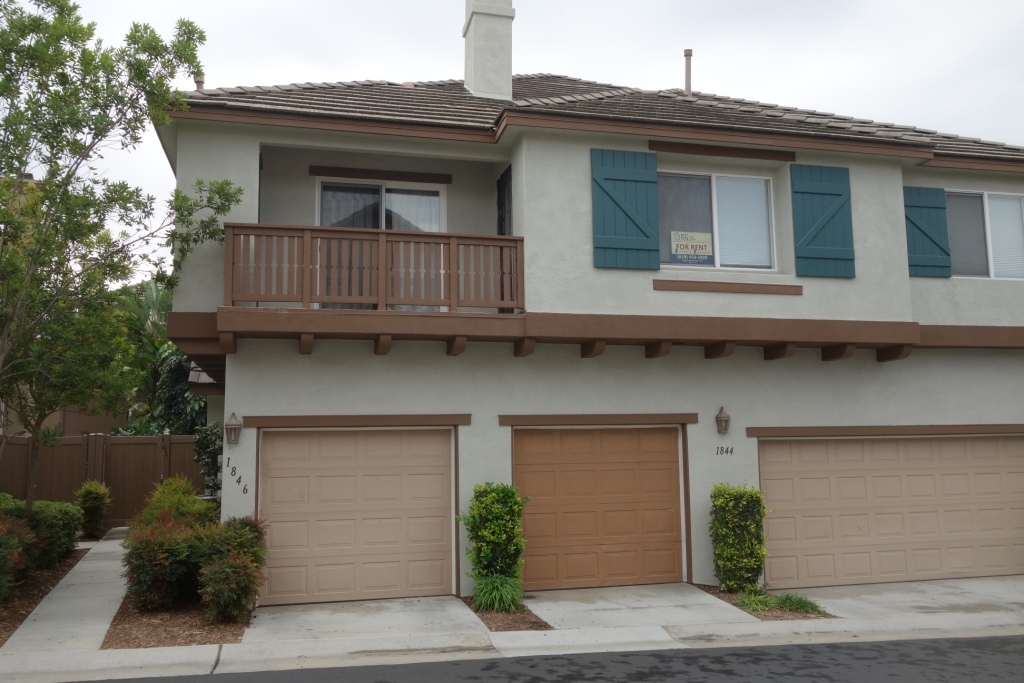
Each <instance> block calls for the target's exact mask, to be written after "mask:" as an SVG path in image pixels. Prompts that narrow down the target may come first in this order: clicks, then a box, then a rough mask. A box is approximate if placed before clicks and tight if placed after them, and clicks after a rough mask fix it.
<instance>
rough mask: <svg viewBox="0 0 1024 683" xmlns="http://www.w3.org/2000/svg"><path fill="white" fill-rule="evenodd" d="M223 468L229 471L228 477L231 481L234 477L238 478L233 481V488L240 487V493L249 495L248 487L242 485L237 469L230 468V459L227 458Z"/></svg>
mask: <svg viewBox="0 0 1024 683" xmlns="http://www.w3.org/2000/svg"><path fill="white" fill-rule="evenodd" d="M224 467H225V468H226V469H229V474H230V475H231V476H230V478H231V479H235V477H238V478H237V479H235V486H241V487H242V493H249V485H248V484H242V475H240V474H238V468H237V467H231V458H228V461H227V463H225V465H224Z"/></svg>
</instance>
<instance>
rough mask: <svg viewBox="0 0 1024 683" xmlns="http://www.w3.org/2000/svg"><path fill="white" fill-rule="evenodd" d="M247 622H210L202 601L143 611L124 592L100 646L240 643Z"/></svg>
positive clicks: (116, 648)
mask: <svg viewBox="0 0 1024 683" xmlns="http://www.w3.org/2000/svg"><path fill="white" fill-rule="evenodd" d="M248 626H249V619H246V620H245V621H240V622H238V623H237V624H211V623H209V622H208V621H207V620H206V611H205V608H204V607H203V605H202V603H195V604H192V605H183V606H181V607H176V608H174V609H171V610H166V611H161V612H143V611H142V610H140V609H139V608H137V607H136V606H135V605H134V604H133V603H132V600H131V598H129V597H127V596H126V597H125V599H124V602H122V603H121V608H120V609H119V610H117V614H116V615H114V621H113V622H112V623H111V624H110V629H108V630H107V637H106V638H104V639H103V646H102V647H101V648H100V649H101V650H122V649H136V648H147V647H174V646H176V645H226V644H228V643H240V642H242V634H243V633H245V629H246V628H248Z"/></svg>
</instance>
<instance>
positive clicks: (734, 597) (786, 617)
mask: <svg viewBox="0 0 1024 683" xmlns="http://www.w3.org/2000/svg"><path fill="white" fill-rule="evenodd" d="M693 585H694V586H696V587H697V588H699V589H701V590H702V591H704V592H705V593H708V594H709V595H713V596H715V597H716V598H718V599H719V600H723V601H725V602H727V603H729V604H730V605H732V606H733V607H735V608H737V609H743V608H742V607H740V606H739V605H738V604H736V603H737V601H738V600H739V599H740V594H739V593H723V592H722V591H720V590H718V586H705V585H702V584H699V583H695V584H693ZM743 611H744V612H746V613H747V614H752V615H754V616H755V617H757V618H758V619H760V620H761V621H793V620H797V619H835V618H836V616H835V615H834V614H829V613H827V612H826V613H825V614H804V613H802V612H787V611H786V610H782V609H773V610H768V611H767V612H751V611H750V610H745V609H743Z"/></svg>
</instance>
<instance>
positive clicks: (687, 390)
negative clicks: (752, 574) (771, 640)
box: [223, 339, 1024, 589]
mask: <svg viewBox="0 0 1024 683" xmlns="http://www.w3.org/2000/svg"><path fill="white" fill-rule="evenodd" d="M1021 376H1024V353H1021V352H1018V351H926V350H916V351H915V352H914V353H913V355H911V356H910V358H908V359H907V360H903V361H900V362H897V363H885V364H880V363H877V362H875V357H874V354H873V353H872V352H871V351H858V352H857V353H856V354H855V356H854V357H853V358H852V359H849V360H845V361H841V362H838V363H822V362H821V360H820V356H819V354H818V352H817V350H809V349H808V350H801V351H798V352H797V354H796V355H795V356H794V357H792V358H789V359H786V360H781V361H773V362H766V361H764V360H762V358H761V351H760V349H756V348H741V349H738V350H737V351H736V354H735V355H734V356H733V357H731V358H727V359H722V360H715V361H706V360H704V358H703V352H702V349H701V348H699V347H696V348H680V347H677V348H675V349H674V350H673V351H672V353H671V355H669V356H668V357H665V358H661V359H657V360H646V359H644V358H643V349H642V348H641V347H609V348H608V350H607V352H606V353H605V354H604V355H602V356H600V357H598V358H595V359H589V360H585V359H581V358H580V356H579V347H578V346H574V345H562V346H559V345H546V344H541V345H538V347H537V351H536V353H535V354H533V355H532V356H529V357H527V358H514V357H513V356H512V348H511V345H510V344H497V343H470V344H469V347H468V348H467V350H466V352H465V353H464V354H463V355H461V356H458V357H448V356H446V355H445V347H444V344H443V343H432V342H396V343H395V345H394V348H393V350H392V351H391V353H390V354H388V355H386V356H374V355H373V350H372V346H371V344H370V342H341V341H321V340H317V341H316V343H315V346H314V350H313V353H312V355H308V356H303V355H299V353H298V346H297V342H294V341H271V340H244V339H243V340H240V341H239V342H238V353H237V354H234V355H230V356H228V383H227V396H226V402H225V410H226V411H227V412H229V413H230V412H235V413H237V414H238V416H239V417H245V416H256V415H314V414H323V415H360V414H366V415H374V414H429V413H470V414H472V416H473V417H472V424H471V425H469V426H465V427H460V428H459V430H458V435H459V478H458V481H459V490H458V497H459V505H460V508H461V511H463V512H464V511H465V509H466V506H467V504H468V501H469V498H470V496H471V494H472V489H473V485H474V484H477V483H481V482H485V481H510V479H511V476H512V475H511V472H512V464H511V438H512V436H511V430H510V429H509V428H507V427H499V426H498V419H497V416H498V415H501V414H524V413H525V414H580V413H591V414H593V413H602V414H603V413H611V414H615V413H617V414H629V413H683V412H696V413H698V414H699V418H700V422H699V423H698V424H695V425H691V426H690V427H689V428H688V430H687V431H688V437H687V441H688V451H689V470H690V485H689V494H690V496H691V497H692V500H691V504H690V509H691V518H690V530H691V534H692V543H693V554H694V557H693V568H694V575H693V576H691V577H688V579H689V580H690V581H696V582H701V583H714V577H713V573H712V563H711V545H710V541H709V539H708V534H707V528H708V519H709V518H708V499H709V495H710V491H711V487H712V486H713V485H714V484H715V483H717V482H721V481H728V482H732V483H748V484H753V485H757V484H758V464H757V463H758V456H757V440H756V439H754V438H747V437H746V433H745V429H746V428H747V427H751V426H753V427H778V426H833V425H893V424H908V425H936V424H988V423H993V424H1000V423H1002V424H1020V423H1024V406H1022V405H1021V403H1020V402H1019V401H1017V400H1016V398H1015V397H1016V396H1017V395H1018V394H1019V384H1020V381H1019V378H1020V377H1021ZM720 406H724V407H725V409H726V410H727V411H728V412H729V413H730V414H731V415H732V418H733V419H732V426H731V429H730V432H729V434H728V435H726V436H719V435H718V434H717V432H716V428H715V421H714V415H715V413H716V412H717V411H718V408H719V407H720ZM256 442H257V431H256V430H255V429H243V430H242V435H241V439H240V442H239V443H238V444H237V445H235V446H226V448H225V456H229V457H231V458H232V461H231V464H232V466H237V467H238V472H239V474H240V475H241V476H242V484H240V485H237V486H236V485H227V486H225V489H224V499H223V500H224V507H223V513H224V514H225V515H229V516H238V515H246V514H251V513H252V512H253V511H254V507H255V504H256V499H255V493H256V488H257V487H256V486H255V485H254V483H255V482H256V477H257V468H256V446H257V443H256ZM716 446H727V447H729V446H731V447H734V448H735V453H734V454H732V455H725V456H723V455H715V448H716ZM244 485H248V493H247V494H244V495H243V493H242V491H243V488H242V487H243V486H244ZM465 547H466V539H465V537H463V539H462V549H463V552H464V550H465ZM461 580H462V581H463V586H464V588H466V589H468V584H467V580H466V579H465V578H461Z"/></svg>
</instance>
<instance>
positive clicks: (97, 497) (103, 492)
mask: <svg viewBox="0 0 1024 683" xmlns="http://www.w3.org/2000/svg"><path fill="white" fill-rule="evenodd" d="M75 500H76V501H77V502H78V507H80V508H81V509H82V535H84V536H85V537H86V538H100V537H101V536H103V531H104V525H103V519H104V518H105V517H106V516H107V512H108V511H109V510H110V506H111V505H113V504H114V500H113V498H111V497H110V489H109V488H108V487H107V485H106V484H104V483H102V482H99V481H95V480H92V479H90V480H89V481H86V482H84V483H83V484H82V486H81V487H79V489H78V490H77V491H75Z"/></svg>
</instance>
